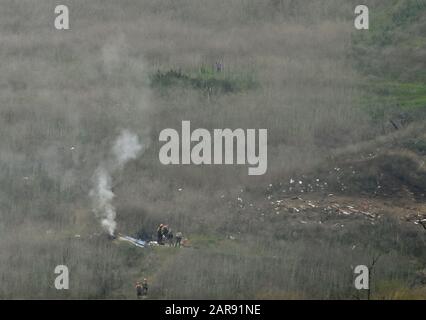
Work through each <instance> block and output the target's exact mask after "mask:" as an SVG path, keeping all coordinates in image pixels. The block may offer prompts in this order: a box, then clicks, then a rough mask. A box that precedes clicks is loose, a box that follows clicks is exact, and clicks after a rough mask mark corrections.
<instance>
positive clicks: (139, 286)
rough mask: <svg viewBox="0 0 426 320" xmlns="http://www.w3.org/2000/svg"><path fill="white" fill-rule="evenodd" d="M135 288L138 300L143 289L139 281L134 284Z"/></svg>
mask: <svg viewBox="0 0 426 320" xmlns="http://www.w3.org/2000/svg"><path fill="white" fill-rule="evenodd" d="M135 288H136V298H137V299H140V298H141V297H142V294H143V287H142V285H141V283H140V282H139V281H138V282H136V286H135Z"/></svg>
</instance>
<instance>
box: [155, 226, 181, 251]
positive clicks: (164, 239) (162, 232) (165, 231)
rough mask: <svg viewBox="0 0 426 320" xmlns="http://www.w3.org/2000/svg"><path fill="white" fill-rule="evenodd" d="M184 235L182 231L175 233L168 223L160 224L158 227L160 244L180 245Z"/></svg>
mask: <svg viewBox="0 0 426 320" xmlns="http://www.w3.org/2000/svg"><path fill="white" fill-rule="evenodd" d="M182 237H183V236H182V232H177V233H176V235H173V231H172V229H170V228H169V226H167V225H164V224H160V225H159V226H158V228H157V242H158V244H160V245H164V244H166V243H167V244H168V245H169V246H175V247H180V245H181V241H182Z"/></svg>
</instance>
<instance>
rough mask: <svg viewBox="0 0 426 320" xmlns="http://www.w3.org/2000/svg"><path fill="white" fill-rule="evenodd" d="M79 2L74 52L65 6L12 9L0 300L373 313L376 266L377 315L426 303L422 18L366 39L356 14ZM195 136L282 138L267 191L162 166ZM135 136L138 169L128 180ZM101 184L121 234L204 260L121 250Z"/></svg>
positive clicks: (271, 5)
mask: <svg viewBox="0 0 426 320" xmlns="http://www.w3.org/2000/svg"><path fill="white" fill-rule="evenodd" d="M68 2H69V7H70V10H71V17H72V18H71V30H66V31H64V32H62V31H60V32H58V30H55V29H54V28H53V27H52V21H53V20H52V15H53V13H52V12H53V8H54V5H53V4H52V3H53V2H52V1H49V0H40V1H37V3H35V2H34V1H30V0H21V1H19V3H18V2H16V1H12V0H5V1H2V3H1V4H0V9H1V10H0V20H1V21H2V28H1V29H0V37H1V38H2V42H3V48H4V50H1V51H0V56H1V59H2V61H3V63H2V64H1V66H0V70H1V73H2V74H3V75H4V76H3V77H1V78H0V92H1V95H0V134H1V136H2V143H1V144H0V181H1V184H0V234H1V236H0V237H1V241H0V260H1V261H2V263H1V264H0V279H2V285H1V286H0V298H3V299H4V298H7V299H21V298H54V299H58V298H59V299H61V298H64V299H134V298H135V292H134V284H135V282H136V281H137V280H141V279H143V278H148V281H149V284H150V289H149V295H148V298H149V299H172V298H175V299H202V298H207V299H365V298H367V295H366V292H361V291H358V290H356V289H355V288H354V286H353V277H354V274H353V270H354V267H355V266H357V265H361V264H365V265H368V266H370V265H371V264H372V262H373V261H375V260H377V263H376V264H375V266H374V282H373V283H372V284H371V285H372V289H371V298H372V299H407V298H415V299H424V298H426V254H425V250H424V246H425V244H426V243H425V241H426V230H425V227H424V226H423V221H422V220H424V219H426V203H425V193H426V167H425V165H424V163H425V160H426V130H425V129H426V128H425V121H424V120H425V117H424V116H425V110H426V84H425V80H426V74H425V73H424V70H425V61H426V59H425V55H426V33H425V31H426V29H425V28H426V19H425V18H426V3H425V2H424V1H420V0H417V1H416V0H392V1H390V0H371V1H367V3H366V4H367V5H368V6H369V8H370V13H371V16H370V23H371V26H370V30H369V31H362V32H357V31H356V30H354V28H353V7H354V3H355V2H354V1H338V0H324V1H320V2H319V1H306V2H304V3H303V4H302V3H300V2H299V1H293V0H268V1H262V2H253V1H249V0H226V1H225V0H214V1H211V0H180V1H179V2H176V1H169V0H142V1H137V0H122V1H120V3H118V2H117V1H113V0H102V1H101V0H93V1H90V2H89V1H82V0H70V1H68ZM218 64H220V66H221V69H220V70H218V69H217V68H218V67H217V66H218ZM183 120H190V121H191V126H193V127H194V128H206V129H207V130H212V129H215V128H267V129H268V170H267V173H266V174H265V175H263V176H248V175H247V166H194V165H176V166H164V165H162V164H161V163H160V162H159V160H158V154H159V149H160V146H161V144H160V143H159V133H160V132H161V130H163V129H164V128H176V129H177V130H179V128H180V126H181V122H182V121H183ZM123 130H130V131H131V132H132V133H134V134H135V135H136V136H137V137H138V139H139V140H138V142H139V143H140V147H141V148H140V149H141V150H142V151H140V153H139V149H138V152H136V153H137V154H138V156H131V157H129V158H128V159H126V162H125V164H123V165H118V166H115V164H114V163H113V162H114V160H111V159H112V158H111V157H112V154H113V153H114V152H112V151H114V146H115V144H114V143H115V142H116V141H117V137H119V136H120V135H122V133H123ZM111 150H112V151H111ZM121 151H123V150H121V149H119V153H120V152H121ZM124 151H126V150H124ZM133 151H135V150H133ZM123 153H124V152H123ZM136 153H135V154H136ZM99 168H107V169H108V170H109V171H108V176H107V178H108V179H109V180H108V179H107V181H106V183H105V184H106V187H107V188H106V189H107V191H108V192H110V193H108V192H107V194H106V197H107V198H108V197H110V198H108V200H107V205H111V206H112V207H113V209H114V210H115V211H116V218H115V222H116V224H117V225H116V227H117V228H116V232H117V233H121V234H125V235H129V236H133V237H141V238H144V239H146V240H155V239H156V228H157V226H158V225H159V224H160V223H166V224H168V225H169V226H171V227H172V228H173V230H174V231H175V232H176V231H181V232H183V234H184V236H185V238H187V239H188V242H187V243H188V245H186V246H185V247H182V248H174V247H168V246H152V247H146V248H139V247H136V246H132V245H131V244H129V243H126V242H123V241H119V240H118V239H113V238H112V237H108V235H107V234H106V233H105V231H104V230H103V228H102V223H103V222H102V221H100V220H101V219H99V218H98V217H97V216H96V215H95V214H94V212H93V211H96V210H94V209H96V208H94V206H93V190H96V186H97V185H96V183H97V180H96V178H97V174H99ZM109 209H110V208H109ZM59 264H64V265H66V266H68V268H69V269H70V274H71V276H70V277H71V278H70V289H69V290H61V291H59V290H56V289H55V288H54V286H53V281H54V277H55V274H54V269H55V266H57V265H59Z"/></svg>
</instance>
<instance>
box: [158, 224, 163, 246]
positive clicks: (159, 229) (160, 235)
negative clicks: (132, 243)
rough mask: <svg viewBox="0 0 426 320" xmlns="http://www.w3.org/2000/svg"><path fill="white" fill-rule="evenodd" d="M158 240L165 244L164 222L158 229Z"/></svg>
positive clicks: (159, 242)
mask: <svg viewBox="0 0 426 320" xmlns="http://www.w3.org/2000/svg"><path fill="white" fill-rule="evenodd" d="M157 242H158V244H163V224H160V225H159V227H158V229H157Z"/></svg>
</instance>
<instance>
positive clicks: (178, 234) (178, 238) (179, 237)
mask: <svg viewBox="0 0 426 320" xmlns="http://www.w3.org/2000/svg"><path fill="white" fill-rule="evenodd" d="M175 237H176V242H175V247H180V242H181V241H182V238H183V236H182V232H177V233H176V236H175Z"/></svg>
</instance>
